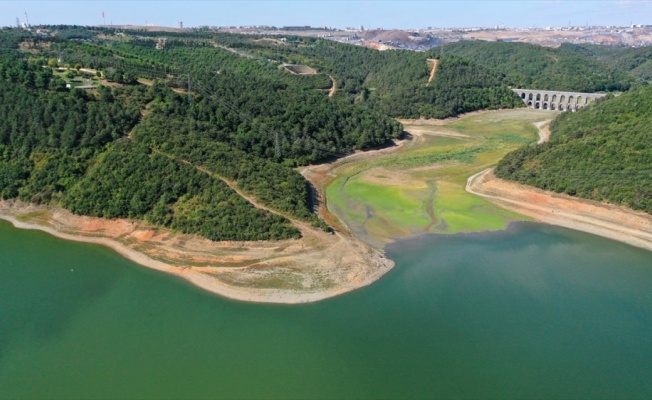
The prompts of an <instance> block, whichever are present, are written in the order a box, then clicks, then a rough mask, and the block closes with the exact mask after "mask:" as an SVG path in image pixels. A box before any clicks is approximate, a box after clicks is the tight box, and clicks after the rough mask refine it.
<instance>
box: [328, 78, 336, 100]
mask: <svg viewBox="0 0 652 400" xmlns="http://www.w3.org/2000/svg"><path fill="white" fill-rule="evenodd" d="M328 77H329V78H331V82H332V83H333V85H332V86H331V88H330V90H329V91H328V97H333V96H335V92H336V91H337V82H336V81H335V78H333V76H332V75H328Z"/></svg>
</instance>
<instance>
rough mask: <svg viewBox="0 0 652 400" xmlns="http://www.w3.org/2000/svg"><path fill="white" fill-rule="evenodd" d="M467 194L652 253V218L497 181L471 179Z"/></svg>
mask: <svg viewBox="0 0 652 400" xmlns="http://www.w3.org/2000/svg"><path fill="white" fill-rule="evenodd" d="M466 190H467V191H469V192H470V193H473V194H476V195H478V196H482V197H484V198H486V199H487V200H489V201H491V202H492V203H494V204H496V205H498V206H500V207H503V208H505V209H507V210H510V211H515V212H517V213H519V214H522V215H526V216H529V217H531V218H534V219H535V220H537V221H540V222H544V223H547V224H551V225H558V226H563V227H565V228H570V229H575V230H579V231H583V232H588V233H591V234H594V235H599V236H603V237H606V238H609V239H612V240H616V241H619V242H623V243H627V244H629V245H632V246H636V247H641V248H644V249H647V250H650V251H652V215H649V214H646V213H643V212H640V211H634V210H632V209H629V208H627V207H623V206H617V205H612V204H606V203H600V202H597V201H591V200H584V199H579V198H576V197H571V196H567V195H563V194H558V193H553V192H547V191H544V190H541V189H537V188H533V187H530V186H526V185H522V184H519V183H515V182H510V181H505V180H502V179H499V178H496V177H495V176H494V174H493V170H492V169H487V170H484V171H482V172H480V173H477V174H475V175H473V176H471V177H470V178H469V179H468V181H467V186H466Z"/></svg>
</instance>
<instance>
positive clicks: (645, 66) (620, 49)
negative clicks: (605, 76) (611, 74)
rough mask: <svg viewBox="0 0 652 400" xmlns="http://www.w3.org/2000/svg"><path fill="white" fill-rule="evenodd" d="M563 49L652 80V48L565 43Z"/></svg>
mask: <svg viewBox="0 0 652 400" xmlns="http://www.w3.org/2000/svg"><path fill="white" fill-rule="evenodd" d="M561 49H563V50H567V51H572V52H575V53H579V54H583V55H586V56H589V57H592V58H595V59H598V60H601V61H603V62H605V63H606V64H608V65H610V66H612V67H614V68H617V69H620V70H622V71H626V72H628V73H629V74H630V75H632V76H635V77H637V78H640V79H642V80H644V81H650V80H652V47H636V48H635V47H624V46H598V45H591V44H570V43H564V44H562V45H561Z"/></svg>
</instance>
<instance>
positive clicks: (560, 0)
mask: <svg viewBox="0 0 652 400" xmlns="http://www.w3.org/2000/svg"><path fill="white" fill-rule="evenodd" d="M25 12H27V15H28V18H29V22H30V24H32V25H39V24H43V25H57V24H67V25H102V24H103V23H104V21H106V24H115V25H145V24H153V25H161V26H174V27H177V26H178V25H179V22H180V21H183V25H184V27H197V26H204V25H207V26H232V25H235V26H242V25H270V26H278V27H280V26H290V25H310V26H328V27H333V28H345V27H360V26H364V27H365V28H385V29H413V28H415V29H416V28H426V27H430V26H432V27H443V28H450V27H475V26H483V27H494V26H496V25H499V26H506V27H522V28H527V27H547V26H568V25H569V24H570V25H574V26H579V25H586V24H589V25H621V26H622V25H630V24H632V23H633V24H646V25H652V0H511V1H505V0H500V1H489V0H457V1H448V0H441V1H437V0H429V1H426V0H423V1H414V0H404V1H396V0H384V1H359V0H330V1H323V0H302V1H299V0H294V1H287V0H285V1H275V0H267V1H260V0H256V1H252V0H222V1H214V0H204V1H196V0H191V1H172V0H169V1H166V0H156V1H155V0H150V1H144V0H123V1H115V0H111V1H109V0H91V1H72V0H40V1H35V0H21V1H8V0H0V26H15V25H16V18H17V17H18V18H20V21H21V23H22V22H24V21H25ZM102 12H104V15H105V19H103V18H102Z"/></svg>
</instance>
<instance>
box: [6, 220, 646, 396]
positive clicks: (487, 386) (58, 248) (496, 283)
mask: <svg viewBox="0 0 652 400" xmlns="http://www.w3.org/2000/svg"><path fill="white" fill-rule="evenodd" d="M388 255H389V256H390V257H391V258H393V259H395V260H396V262H397V267H396V268H395V269H394V270H393V271H391V272H390V273H389V274H388V275H387V276H386V277H384V278H383V279H381V280H380V281H379V282H377V283H376V284H374V285H372V286H370V287H367V288H363V289H361V290H358V291H355V292H353V293H350V294H347V295H344V296H341V297H338V298H335V299H331V300H327V301H323V302H319V303H316V304H309V305H300V306H278V305H277V306H272V305H260V304H247V303H239V302H234V301H230V300H226V299H223V298H219V297H215V296H213V295H210V294H207V293H204V292H202V291H201V290H198V289H195V288H194V287H192V286H191V285H189V284H187V283H185V282H183V281H181V280H178V279H176V278H174V277H170V276H166V275H163V274H160V273H158V272H156V271H150V270H147V269H145V268H142V267H139V266H137V265H135V264H133V263H131V262H129V261H127V260H125V259H123V258H122V257H120V256H119V255H117V254H116V253H114V252H113V251H111V250H109V249H106V248H103V247H100V246H95V245H87V244H80V243H71V242H66V241H63V240H59V239H56V238H53V237H51V236H49V235H47V234H44V233H41V232H34V231H23V230H17V229H14V228H12V227H11V226H10V225H9V224H7V223H4V222H0V398H16V397H19V398H89V397H92V398H116V397H120V398H135V397H137V398H451V397H454V398H605V399H607V398H608V399H612V398H628V399H631V398H652V253H650V252H646V251H644V250H640V249H637V248H633V247H630V246H626V245H623V244H620V243H617V242H613V241H609V240H606V239H602V238H599V237H595V236H591V235H587V234H583V233H579V232H574V231H569V230H566V229H561V228H555V227H550V226H545V225H538V224H516V225H513V226H511V227H510V229H509V230H508V231H505V232H498V233H482V234H467V235H455V236H434V235H432V236H423V237H420V238H416V239H412V240H409V241H404V242H400V243H396V244H394V245H392V246H390V248H389V249H388Z"/></svg>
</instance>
